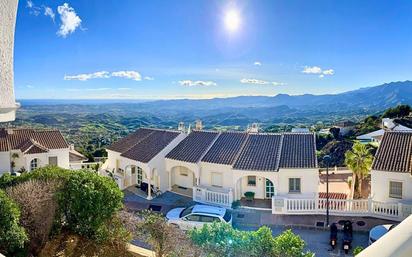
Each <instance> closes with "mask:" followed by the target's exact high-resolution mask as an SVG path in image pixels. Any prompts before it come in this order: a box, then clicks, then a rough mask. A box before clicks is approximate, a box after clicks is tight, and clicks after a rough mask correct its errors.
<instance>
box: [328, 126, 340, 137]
mask: <svg viewBox="0 0 412 257" xmlns="http://www.w3.org/2000/svg"><path fill="white" fill-rule="evenodd" d="M329 132H330V133H331V134H332V136H333V138H334V139H336V140H338V139H340V128H336V127H332V128H330V129H329Z"/></svg>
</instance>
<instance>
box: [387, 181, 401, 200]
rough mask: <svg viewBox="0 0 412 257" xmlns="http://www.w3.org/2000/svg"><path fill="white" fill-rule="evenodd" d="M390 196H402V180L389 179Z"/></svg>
mask: <svg viewBox="0 0 412 257" xmlns="http://www.w3.org/2000/svg"><path fill="white" fill-rule="evenodd" d="M389 197H391V198H402V182H396V181H389Z"/></svg>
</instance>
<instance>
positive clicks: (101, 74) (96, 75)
mask: <svg viewBox="0 0 412 257" xmlns="http://www.w3.org/2000/svg"><path fill="white" fill-rule="evenodd" d="M112 77H118V78H125V79H132V80H135V81H140V80H142V76H141V75H140V73H139V72H137V71H114V72H107V71H97V72H93V73H83V74H77V75H65V76H64V77H63V79H64V80H80V81H86V80H89V79H108V78H112ZM145 79H146V80H151V79H153V78H150V77H145Z"/></svg>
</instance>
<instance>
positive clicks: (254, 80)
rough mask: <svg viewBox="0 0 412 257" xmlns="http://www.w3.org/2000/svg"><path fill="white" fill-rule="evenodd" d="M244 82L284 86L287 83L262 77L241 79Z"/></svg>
mask: <svg viewBox="0 0 412 257" xmlns="http://www.w3.org/2000/svg"><path fill="white" fill-rule="evenodd" d="M240 83H242V84H252V85H273V86H284V85H286V83H282V82H276V81H266V80H261V79H241V80H240Z"/></svg>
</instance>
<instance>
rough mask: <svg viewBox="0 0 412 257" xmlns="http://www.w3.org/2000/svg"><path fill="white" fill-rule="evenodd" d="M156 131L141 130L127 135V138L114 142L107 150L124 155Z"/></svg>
mask: <svg viewBox="0 0 412 257" xmlns="http://www.w3.org/2000/svg"><path fill="white" fill-rule="evenodd" d="M154 131H155V130H153V129H147V128H140V129H138V130H136V131H135V132H133V133H131V134H129V135H127V136H126V137H124V138H121V139H119V140H118V141H116V142H114V143H113V144H111V145H110V146H109V147H107V149H108V150H112V151H115V152H118V153H124V152H126V151H127V150H129V149H130V148H132V147H133V146H135V145H137V144H138V143H139V142H141V141H142V140H143V139H145V138H146V137H147V136H149V135H150V134H152V133H153V132H154Z"/></svg>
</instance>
